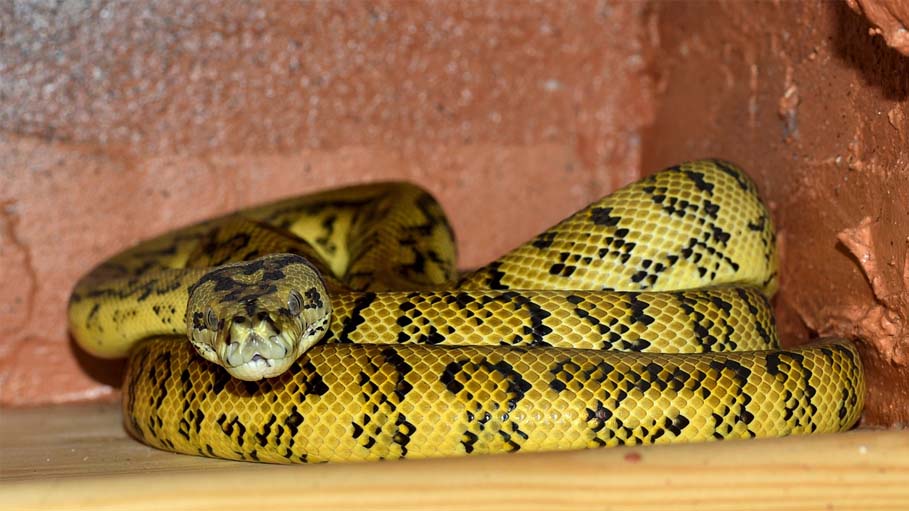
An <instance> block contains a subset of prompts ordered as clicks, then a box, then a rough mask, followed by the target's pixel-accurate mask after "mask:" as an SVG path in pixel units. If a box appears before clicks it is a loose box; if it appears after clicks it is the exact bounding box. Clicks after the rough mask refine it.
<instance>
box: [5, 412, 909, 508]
mask: <svg viewBox="0 0 909 511" xmlns="http://www.w3.org/2000/svg"><path fill="white" fill-rule="evenodd" d="M0 470H2V471H0V509H110V510H129V509H148V510H161V509H167V510H170V509H213V510H219V511H226V510H232V509H237V510H240V509H243V510H253V511H259V510H266V509H267V510H269V511H271V510H280V509H395V510H404V509H463V510H483V509H489V510H496V511H501V510H503V509H516V508H520V509H523V510H533V509H546V510H554V509H578V510H584V511H589V510H649V509H660V510H667V511H674V510H695V509H696V510H704V511H710V510H727V509H728V510H732V509H749V510H770V509H773V510H819V509H820V510H823V509H830V510H844V509H855V510H874V509H891V510H900V511H905V510H907V509H909V432H907V431H857V432H851V433H846V434H840V435H822V436H815V437H802V438H786V439H780V440H760V441H736V442H724V443H713V444H702V445H687V446H667V447H648V448H621V449H603V450H595V451H583V452H569V453H552V454H536V455H532V454H524V455H511V456H509V455H504V456H487V457H476V458H463V459H454V460H428V461H405V462H387V463H373V464H350V465H340V464H339V465H310V466H294V467H284V466H272V465H255V464H250V463H236V462H228V461H218V460H210V459H203V458H194V457H190V456H179V455H174V454H169V453H164V452H159V451H155V450H153V449H150V448H147V447H145V446H143V445H140V444H138V443H137V442H135V441H133V440H131V439H129V438H128V437H127V436H126V434H125V433H124V432H123V429H122V428H121V427H120V417H119V410H118V409H117V408H116V407H114V406H112V405H91V406H66V407H50V408H40V409H30V410H10V409H6V410H0Z"/></svg>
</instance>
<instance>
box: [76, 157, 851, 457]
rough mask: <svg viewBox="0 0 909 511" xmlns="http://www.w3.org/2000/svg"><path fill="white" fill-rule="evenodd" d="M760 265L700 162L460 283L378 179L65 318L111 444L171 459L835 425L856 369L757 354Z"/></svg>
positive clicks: (217, 235) (769, 324) (734, 186)
mask: <svg viewBox="0 0 909 511" xmlns="http://www.w3.org/2000/svg"><path fill="white" fill-rule="evenodd" d="M776 264H777V258H776V248H775V235H774V231H773V226H772V223H771V220H770V216H769V214H768V212H767V210H766V208H765V206H764V205H763V204H762V202H761V201H760V199H759V198H758V195H757V191H756V188H755V186H754V184H753V183H752V182H751V181H750V179H749V178H747V177H746V176H745V175H744V174H743V173H742V172H741V171H740V170H738V169H737V168H735V167H734V166H733V165H731V164H729V163H727V162H723V161H719V160H705V161H697V162H691V163H686V164H682V165H678V166H674V167H671V168H669V169H666V170H664V171H662V172H659V173H656V174H654V175H651V176H649V177H647V178H645V179H642V180H641V181H639V182H637V183H634V184H632V185H629V186H627V187H625V188H623V189H621V190H619V191H617V192H615V193H614V194H612V195H610V196H608V197H606V198H604V199H602V200H600V201H597V202H595V203H593V204H591V205H590V206H588V207H587V208H585V209H583V210H581V211H579V212H578V213H576V214H574V215H573V216H571V217H569V218H567V219H565V220H564V221H562V222H561V223H559V224H558V225H556V226H554V227H552V228H551V229H549V230H547V231H546V232H544V233H542V234H540V235H539V236H537V237H535V238H534V239H533V240H531V241H529V242H528V243H526V244H524V245H522V246H520V247H518V248H517V249H515V250H513V251H511V252H509V253H508V254H506V255H505V256H503V257H501V258H499V259H497V260H496V261H494V262H492V263H490V264H489V265H487V266H485V267H483V268H481V269H479V270H477V271H474V272H472V273H469V274H467V275H464V276H461V277H460V278H459V277H458V275H457V273H456V269H455V245H454V239H453V235H452V232H451V229H450V227H449V225H448V223H447V221H446V219H445V217H444V214H443V212H442V210H441V207H440V206H439V205H438V204H437V203H436V202H435V201H434V200H433V199H432V197H431V196H430V195H429V194H428V193H426V192H425V191H423V190H421V189H419V188H417V187H414V186H412V185H407V184H401V183H386V184H374V185H366V186H359V187H352V188H345V189H340V190H334V191H329V192H324V193H320V194H316V195H312V196H308V197H303V198H298V199H290V200H285V201H282V202H278V203H275V204H271V205H268V206H264V207H259V208H255V209H250V210H247V211H243V212H240V213H238V214H234V215H230V216H226V217H223V218H220V219H216V220H212V221H209V222H204V223H202V224H198V225H195V226H192V227H188V228H186V229H182V230H178V231H176V232H173V233H171V234H167V235H164V236H161V237H159V238H156V239H153V240H151V241H147V242H144V243H142V244H140V245H138V246H136V247H135V248H132V249H130V250H127V251H125V252H123V253H121V254H119V255H117V256H115V257H113V258H112V259H110V260H108V261H106V262H104V263H103V264H101V265H100V266H98V267H97V268H95V269H94V270H93V271H92V272H91V273H89V274H88V275H87V276H85V277H84V278H83V279H82V280H80V282H79V283H78V284H77V285H76V288H75V290H74V291H73V294H72V297H71V299H70V304H69V320H70V327H71V330H72V333H73V335H74V337H75V338H76V340H77V342H78V343H79V344H80V345H81V346H82V347H83V348H84V349H86V350H87V351H89V352H91V353H93V354H95V355H98V356H103V357H121V356H125V355H129V357H130V361H129V364H128V370H127V375H126V381H125V383H124V387H123V390H124V397H123V413H124V422H125V425H126V428H127V430H128V431H129V432H130V433H131V434H132V435H133V436H134V437H136V438H138V439H140V440H142V441H143V442H146V443H148V444H149V445H152V446H155V447H158V448H163V449H168V450H172V451H177V452H182V453H188V454H197V455H204V456H214V457H221V458H230V459H241V460H255V461H263V462H277V463H296V462H314V461H345V460H375V459H389V458H404V457H407V458H417V457H432V456H454V455H463V454H477V453H495V452H515V451H542V450H553V449H574V448H584V447H599V446H613V445H624V444H649V443H665V442H683V441H700V440H714V439H725V438H751V437H760V436H781V435H788V434H800V433H814V432H829V431H838V430H843V429H847V428H849V427H851V426H852V425H853V424H854V423H855V422H856V421H857V419H858V417H859V414H860V412H861V408H862V402H863V396H864V378H863V373H862V368H861V364H860V361H859V358H858V355H857V353H856V351H855V349H854V348H853V346H852V345H851V344H850V343H849V342H847V341H844V340H824V341H820V342H817V343H812V344H811V345H810V346H808V347H801V348H795V349H789V350H783V349H780V348H779V346H778V345H777V336H776V330H775V325H774V320H773V316H772V313H771V311H770V308H769V305H768V301H767V300H768V297H769V296H771V295H772V294H773V292H774V291H775V290H776V287H777V272H776ZM187 336H188V337H189V339H190V340H191V342H190V343H187V342H185V339H186V338H187ZM181 339H182V341H181ZM320 340H321V342H318V344H316V343H317V341H320ZM140 341H141V342H140ZM193 347H195V350H194V348H193ZM737 350H744V351H737ZM686 351H690V352H694V353H682V352H686ZM197 352H198V355H197ZM199 355H201V356H199ZM206 359H208V360H206ZM210 361H215V362H217V364H215V363H212V362H210ZM222 366H223V367H222ZM225 368H226V369H225Z"/></svg>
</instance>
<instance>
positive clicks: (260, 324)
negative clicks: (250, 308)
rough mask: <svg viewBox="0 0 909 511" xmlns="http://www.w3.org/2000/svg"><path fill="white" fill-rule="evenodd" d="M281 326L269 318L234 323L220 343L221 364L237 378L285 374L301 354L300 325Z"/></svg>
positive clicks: (259, 378) (223, 333) (248, 379)
mask: <svg viewBox="0 0 909 511" xmlns="http://www.w3.org/2000/svg"><path fill="white" fill-rule="evenodd" d="M285 323H286V324H280V323H277V322H275V321H273V320H272V319H271V318H269V317H267V315H262V317H261V318H260V319H259V320H258V321H249V320H245V321H237V320H235V321H232V322H231V323H230V325H229V326H228V327H227V328H225V329H223V331H222V335H223V336H222V337H221V338H220V339H219V342H218V343H217V348H216V351H217V354H218V358H219V359H220V362H219V363H220V365H222V366H223V367H224V368H225V369H226V370H227V372H228V373H230V374H231V376H233V377H234V378H238V379H241V380H246V381H257V380H261V379H263V378H272V377H274V376H278V375H279V374H281V373H283V372H284V371H286V370H287V369H288V368H289V367H290V365H291V364H292V363H293V361H294V360H296V358H297V356H298V355H299V352H298V349H297V345H298V344H299V339H298V338H299V331H300V329H301V328H300V326H299V325H297V324H296V322H294V321H288V322H285Z"/></svg>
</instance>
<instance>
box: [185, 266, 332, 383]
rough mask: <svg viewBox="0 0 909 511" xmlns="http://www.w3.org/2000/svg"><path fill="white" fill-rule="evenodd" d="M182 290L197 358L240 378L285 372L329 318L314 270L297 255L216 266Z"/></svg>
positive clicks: (307, 347) (190, 336)
mask: <svg viewBox="0 0 909 511" xmlns="http://www.w3.org/2000/svg"><path fill="white" fill-rule="evenodd" d="M189 293H190V296H189V302H188V304H187V308H186V324H187V328H188V332H187V334H188V336H189V340H190V342H191V343H192V345H193V346H194V347H195V349H196V351H197V352H198V353H199V354H200V355H201V356H202V357H203V358H205V359H207V360H209V361H211V362H214V363H215V364H218V365H220V366H222V367H224V368H225V369H226V370H227V372H228V373H230V374H231V376H233V377H235V378H238V379H241V380H247V381H256V380H261V379H263V378H271V377H274V376H278V375H280V374H281V373H283V372H284V371H286V370H287V369H288V368H289V367H290V366H291V364H293V363H294V361H295V360H296V359H297V358H298V357H299V356H300V355H302V354H303V353H304V352H305V351H306V350H307V349H309V348H310V347H311V346H312V345H313V344H315V343H316V342H317V341H318V340H319V339H321V338H322V335H323V334H324V333H325V330H326V329H327V328H328V322H329V319H330V316H331V305H330V302H329V300H328V294H327V292H326V290H325V286H324V282H323V281H322V278H321V276H320V275H319V272H318V271H317V270H315V269H314V268H313V267H312V265H310V264H309V263H308V262H307V261H306V259H304V258H302V257H300V256H297V255H290V254H276V255H270V256H265V257H261V258H259V259H255V260H252V261H245V262H241V263H231V264H226V265H224V266H219V267H217V268H215V269H213V270H212V271H210V272H208V273H206V274H205V275H203V276H202V278H200V279H199V281H198V282H196V283H195V284H194V285H193V286H192V287H191V288H190V290H189Z"/></svg>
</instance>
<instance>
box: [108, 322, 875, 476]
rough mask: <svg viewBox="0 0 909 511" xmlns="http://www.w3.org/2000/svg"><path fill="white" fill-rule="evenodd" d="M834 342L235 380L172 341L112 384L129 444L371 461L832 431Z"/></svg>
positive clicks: (424, 356)
mask: <svg viewBox="0 0 909 511" xmlns="http://www.w3.org/2000/svg"><path fill="white" fill-rule="evenodd" d="M859 381H861V373H860V365H859V360H858V354H857V353H856V352H855V350H854V348H853V347H852V345H851V344H849V343H844V342H832V343H827V344H820V345H817V346H813V347H811V348H800V349H794V350H785V351H784V350H776V351H763V352H744V353H728V354H696V355H692V354H685V355H678V354H676V355H667V354H659V353H653V354H644V353H614V352H608V351H594V350H576V349H561V348H549V349H513V348H509V349H503V348H498V347H480V346H470V347H464V346H460V347H445V346H429V347H427V346H411V345H406V346H383V345H371V344H362V345H358V344H350V345H318V346H316V347H314V348H312V349H311V350H310V351H309V352H307V354H306V355H304V357H302V358H301V359H300V360H299V361H298V362H297V363H296V364H295V365H294V366H292V367H291V369H290V370H289V371H288V372H286V373H284V374H283V375H281V376H279V377H277V378H272V379H268V380H262V381H261V382H255V383H253V382H244V381H240V380H236V379H233V378H231V377H230V376H229V375H228V374H227V373H226V372H225V371H223V370H221V369H219V368H217V367H212V364H209V363H207V362H206V361H204V360H201V359H200V358H198V357H196V356H195V355H194V354H193V352H192V350H191V348H189V347H188V346H187V345H186V344H185V343H184V344H180V345H176V346H175V345H174V343H172V342H169V341H167V340H155V341H151V342H147V343H143V344H142V345H140V346H139V348H138V349H137V350H136V352H135V353H134V354H133V356H132V360H131V362H130V365H129V373H128V374H127V377H126V387H125V390H126V398H125V399H126V401H125V403H124V416H125V418H126V421H127V424H126V425H127V428H128V429H129V430H130V432H131V433H132V434H133V435H134V436H136V437H137V438H139V439H141V440H143V441H144V442H146V443H148V444H150V445H153V446H155V447H159V448H163V449H169V450H175V451H178V452H183V453H189V454H201V455H204V456H215V457H220V458H229V459H238V460H255V461H269V462H277V463H288V462H291V463H294V462H306V461H309V462H315V461H338V460H377V459H394V458H402V457H411V458H417V457H432V456H454V455H463V454H479V453H494V452H516V451H525V452H532V451H542V450H557V449H577V448H585V447H601V446H615V445H628V444H631V445H634V444H649V443H670V442H684V441H705V440H718V439H726V438H753V437H764V436H777V435H780V434H802V433H814V432H823V431H838V430H842V429H846V428H848V427H850V426H851V425H852V424H854V423H855V421H856V420H857V419H858V413H859V409H860V406H861V403H862V391H863V389H862V388H861V386H857V385H855V382H859Z"/></svg>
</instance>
